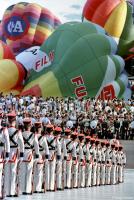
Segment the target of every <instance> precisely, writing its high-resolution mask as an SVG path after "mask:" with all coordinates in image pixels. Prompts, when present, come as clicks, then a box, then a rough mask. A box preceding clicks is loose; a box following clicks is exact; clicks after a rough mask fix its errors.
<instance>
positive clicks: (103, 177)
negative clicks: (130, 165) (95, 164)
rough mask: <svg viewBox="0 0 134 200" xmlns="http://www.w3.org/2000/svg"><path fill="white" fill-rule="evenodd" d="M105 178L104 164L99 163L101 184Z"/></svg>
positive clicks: (103, 183)
mask: <svg viewBox="0 0 134 200" xmlns="http://www.w3.org/2000/svg"><path fill="white" fill-rule="evenodd" d="M105 178H106V165H105V164H101V185H105Z"/></svg>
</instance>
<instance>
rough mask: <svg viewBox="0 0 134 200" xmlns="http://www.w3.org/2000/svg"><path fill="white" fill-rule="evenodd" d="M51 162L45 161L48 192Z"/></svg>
mask: <svg viewBox="0 0 134 200" xmlns="http://www.w3.org/2000/svg"><path fill="white" fill-rule="evenodd" d="M49 164H50V162H49V161H48V160H46V161H45V187H46V190H49V188H50V186H49V181H50V172H49V171H50V169H49Z"/></svg>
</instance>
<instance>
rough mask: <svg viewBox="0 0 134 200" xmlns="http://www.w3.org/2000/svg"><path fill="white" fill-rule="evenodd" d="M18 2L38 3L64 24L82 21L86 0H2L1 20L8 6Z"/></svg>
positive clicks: (0, 5) (0, 1) (0, 6)
mask: <svg viewBox="0 0 134 200" xmlns="http://www.w3.org/2000/svg"><path fill="white" fill-rule="evenodd" d="M18 2H29V3H33V2H34V3H38V4H40V5H42V6H44V7H46V8H48V9H49V10H50V11H52V12H53V13H54V14H55V15H57V16H58V17H59V18H60V19H61V21H62V23H64V22H67V21H81V14H82V9H83V6H84V4H85V2H86V0H0V19H2V16H3V13H4V11H5V9H6V8H7V7H8V6H10V5H12V4H15V3H18Z"/></svg>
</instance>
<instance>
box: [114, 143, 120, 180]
mask: <svg viewBox="0 0 134 200" xmlns="http://www.w3.org/2000/svg"><path fill="white" fill-rule="evenodd" d="M118 149H119V146H117V145H115V151H116V184H118V183H119V162H120V156H119V151H118Z"/></svg>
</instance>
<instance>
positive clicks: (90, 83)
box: [22, 22, 127, 98]
mask: <svg viewBox="0 0 134 200" xmlns="http://www.w3.org/2000/svg"><path fill="white" fill-rule="evenodd" d="M116 51H117V45H116V42H115V41H114V39H112V37H110V36H108V35H107V34H106V32H105V30H104V29H103V28H102V27H100V26H98V25H96V24H93V23H89V22H84V23H80V22H69V23H65V24H63V25H61V26H59V28H58V29H57V30H56V31H55V32H54V33H53V34H52V35H51V36H50V37H49V38H48V39H47V40H46V42H45V43H44V44H43V45H42V46H41V48H40V50H39V52H38V55H37V57H36V59H35V64H34V66H33V70H32V72H31V75H30V77H29V79H28V80H27V82H26V85H25V88H24V90H23V92H22V95H26V94H34V95H37V96H39V95H42V96H44V97H46V96H62V97H65V96H72V97H77V98H82V97H98V96H99V95H100V93H101V91H102V90H103V88H104V86H106V85H108V84H110V83H111V82H113V81H116V80H118V77H119V76H120V75H121V73H122V72H123V70H124V61H123V59H122V58H121V57H119V56H118V55H115V54H116ZM126 79H127V77H126ZM126 82H127V81H125V83H123V81H122V83H121V84H120V85H118V94H119V93H120V90H121V91H122V90H123V91H125V88H126V87H127V85H125V84H126ZM120 86H121V88H120ZM122 87H123V88H122ZM114 88H116V87H113V90H114V94H113V95H112V98H113V97H115V96H118V94H117V93H116V89H114ZM123 91H122V93H123ZM112 93H113V92H112Z"/></svg>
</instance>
